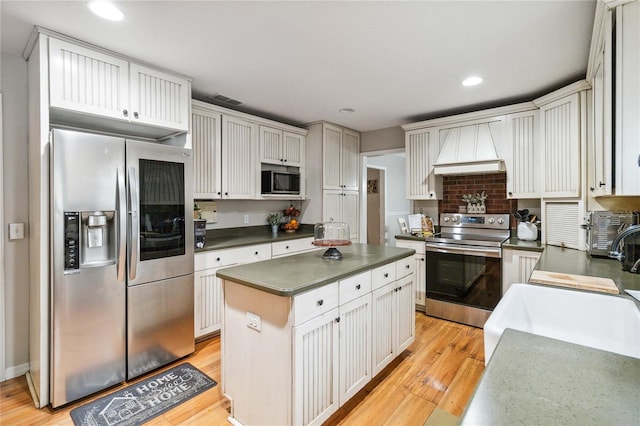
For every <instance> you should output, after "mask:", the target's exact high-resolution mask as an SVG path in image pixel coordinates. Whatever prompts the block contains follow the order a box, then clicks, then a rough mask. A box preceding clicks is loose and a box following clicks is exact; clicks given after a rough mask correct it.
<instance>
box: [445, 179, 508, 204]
mask: <svg viewBox="0 0 640 426" xmlns="http://www.w3.org/2000/svg"><path fill="white" fill-rule="evenodd" d="M442 188H443V194H442V204H441V209H440V213H457V212H458V206H464V205H466V204H465V203H464V201H462V196H463V195H464V194H475V193H476V192H478V193H480V192H482V191H484V193H485V194H486V195H487V200H486V201H485V205H486V206H487V213H511V212H512V211H515V207H516V206H515V203H516V200H508V199H507V175H506V173H491V174H484V175H464V176H463V175H461V176H443V181H442Z"/></svg>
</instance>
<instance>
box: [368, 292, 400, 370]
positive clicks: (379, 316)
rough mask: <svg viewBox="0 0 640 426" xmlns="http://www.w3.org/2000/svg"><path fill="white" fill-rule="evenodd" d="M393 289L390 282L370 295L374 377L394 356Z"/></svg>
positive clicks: (394, 300) (394, 301)
mask: <svg viewBox="0 0 640 426" xmlns="http://www.w3.org/2000/svg"><path fill="white" fill-rule="evenodd" d="M395 288H396V283H395V282H392V283H391V284H388V285H386V286H384V287H382V288H379V289H378V290H376V291H374V292H373V293H372V302H371V303H372V304H371V306H372V328H373V336H372V338H371V339H372V352H371V357H372V363H373V367H372V369H373V375H374V376H375V375H376V374H378V373H379V372H381V371H382V369H384V367H386V366H387V365H388V364H389V363H390V362H391V360H392V359H393V358H395V356H396V352H395V351H394V338H395V332H394V326H395V321H394V318H393V317H394V312H395V303H396V299H395V293H396V292H395Z"/></svg>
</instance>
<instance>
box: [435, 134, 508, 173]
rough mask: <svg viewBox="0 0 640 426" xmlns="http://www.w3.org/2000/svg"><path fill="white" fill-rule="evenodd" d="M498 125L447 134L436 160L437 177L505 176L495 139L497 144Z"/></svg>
mask: <svg viewBox="0 0 640 426" xmlns="http://www.w3.org/2000/svg"><path fill="white" fill-rule="evenodd" d="M500 124H501V123H500V122H495V123H480V124H472V125H468V126H461V127H454V128H451V129H449V130H448V134H447V136H446V138H445V141H444V144H443V146H442V150H441V151H440V155H439V156H438V160H437V161H436V162H435V164H434V166H433V171H434V173H435V174H436V175H471V174H484V173H496V172H504V171H505V166H504V161H503V160H502V159H500V158H499V157H498V153H497V151H496V147H495V144H494V136H495V137H497V138H498V140H500V137H501V133H500V132H501V129H502V127H501V126H500Z"/></svg>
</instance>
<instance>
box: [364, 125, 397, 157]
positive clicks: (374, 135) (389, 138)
mask: <svg viewBox="0 0 640 426" xmlns="http://www.w3.org/2000/svg"><path fill="white" fill-rule="evenodd" d="M387 149H402V150H404V130H402V127H400V126H396V127H388V128H386V129H379V130H372V131H369V132H362V133H361V134H360V152H374V151H384V150H387Z"/></svg>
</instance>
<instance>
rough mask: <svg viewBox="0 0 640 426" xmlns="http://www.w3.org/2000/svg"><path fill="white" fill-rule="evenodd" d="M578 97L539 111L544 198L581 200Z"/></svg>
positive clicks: (566, 98)
mask: <svg viewBox="0 0 640 426" xmlns="http://www.w3.org/2000/svg"><path fill="white" fill-rule="evenodd" d="M579 96H580V94H579V93H576V94H573V95H571V96H567V97H565V98H562V99H559V100H557V101H555V102H552V103H550V104H548V105H544V106H542V107H540V129H541V131H540V137H541V139H542V144H541V145H542V149H543V150H544V157H543V158H544V174H543V175H544V194H543V196H545V197H578V196H580V116H579V113H580V103H579V99H580V98H579Z"/></svg>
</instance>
